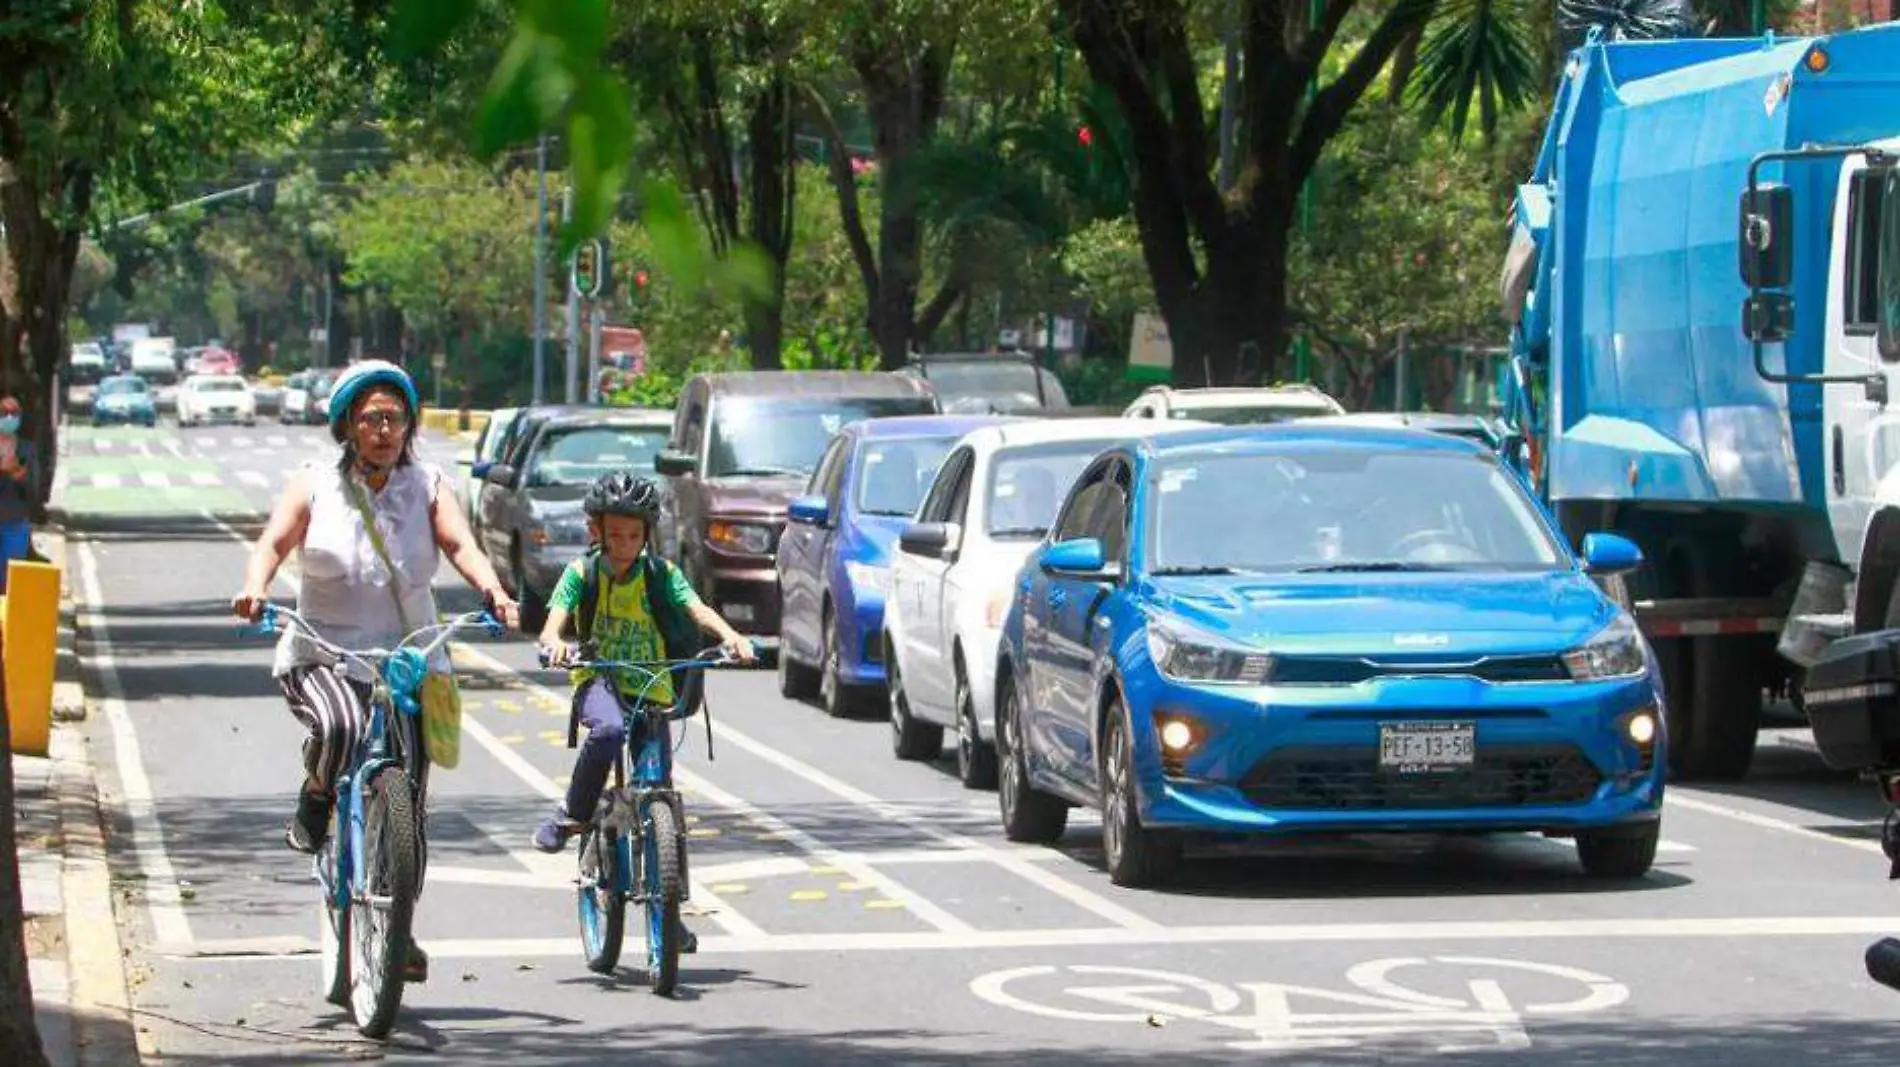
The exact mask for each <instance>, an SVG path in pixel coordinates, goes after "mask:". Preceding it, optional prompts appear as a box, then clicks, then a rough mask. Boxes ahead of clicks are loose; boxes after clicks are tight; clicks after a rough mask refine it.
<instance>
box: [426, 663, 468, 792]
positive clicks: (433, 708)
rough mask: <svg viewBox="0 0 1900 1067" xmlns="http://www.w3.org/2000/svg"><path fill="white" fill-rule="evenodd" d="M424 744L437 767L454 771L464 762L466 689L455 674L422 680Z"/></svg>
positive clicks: (430, 758) (433, 674)
mask: <svg viewBox="0 0 1900 1067" xmlns="http://www.w3.org/2000/svg"><path fill="white" fill-rule="evenodd" d="M422 743H423V748H424V750H425V751H426V752H427V753H428V754H429V762H430V763H431V764H433V765H435V766H437V767H443V768H447V769H449V770H454V769H455V765H456V764H458V763H460V762H462V690H461V688H460V687H459V686H457V685H456V684H455V676H454V675H453V674H436V673H431V674H430V675H429V676H428V677H426V678H424V679H423V680H422Z"/></svg>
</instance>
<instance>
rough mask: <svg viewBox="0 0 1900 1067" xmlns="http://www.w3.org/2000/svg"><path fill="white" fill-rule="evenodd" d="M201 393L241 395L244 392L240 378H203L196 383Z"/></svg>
mask: <svg viewBox="0 0 1900 1067" xmlns="http://www.w3.org/2000/svg"><path fill="white" fill-rule="evenodd" d="M198 391H199V392H201V393H241V392H243V391H244V379H242V378H203V379H200V380H199V382H198Z"/></svg>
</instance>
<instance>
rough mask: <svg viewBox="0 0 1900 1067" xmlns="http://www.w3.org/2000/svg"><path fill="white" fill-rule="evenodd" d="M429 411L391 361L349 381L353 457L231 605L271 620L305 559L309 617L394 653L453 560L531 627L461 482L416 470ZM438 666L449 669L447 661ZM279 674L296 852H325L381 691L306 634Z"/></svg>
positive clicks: (345, 377) (317, 481)
mask: <svg viewBox="0 0 1900 1067" xmlns="http://www.w3.org/2000/svg"><path fill="white" fill-rule="evenodd" d="M420 408H421V402H420V399H419V398H418V396H417V394H416V387H415V383H414V382H412V381H411V380H410V378H409V375H408V374H406V373H405V372H404V371H403V370H402V368H400V367H398V366H396V365H394V364H392V363H387V362H384V361H382V360H365V361H363V362H360V363H355V364H352V365H351V366H350V367H349V368H348V369H346V370H345V371H344V372H343V373H342V374H341V375H340V376H338V378H337V380H336V385H335V387H334V388H333V389H332V391H331V393H330V436H331V437H332V438H333V439H335V441H336V442H337V443H338V444H339V445H341V446H342V455H341V457H340V458H339V460H338V462H337V463H336V464H335V465H334V466H332V467H327V468H326V467H324V466H322V465H320V464H316V463H309V464H306V465H305V466H304V467H303V468H302V469H301V470H299V471H297V472H296V473H294V474H292V475H291V477H290V481H289V483H288V484H287V485H286V486H285V488H284V493H283V496H282V497H281V498H279V500H278V501H277V507H276V509H275V510H274V511H273V512H272V514H271V517H270V522H269V524H268V525H267V526H266V527H265V529H264V533H263V536H261V537H259V538H258V541H257V545H256V547H255V548H254V549H253V550H252V553H251V559H250V564H249V566H248V567H247V569H246V571H245V576H244V591H243V592H241V593H239V594H238V595H237V597H236V598H234V600H233V602H232V607H233V609H234V610H235V611H236V612H237V614H238V615H239V616H240V617H242V618H245V619H247V620H252V621H255V620H256V619H257V618H258V617H259V616H260V615H261V613H262V611H263V608H264V605H265V603H266V602H267V601H268V599H269V596H270V587H271V582H272V580H273V579H274V578H275V577H276V575H277V569H278V567H280V566H282V564H283V562H284V560H285V558H286V557H288V556H289V555H290V553H291V551H292V550H294V549H301V550H302V557H301V560H302V562H301V569H302V579H303V580H302V585H301V587H300V588H299V590H298V594H297V610H298V611H299V612H300V613H301V614H302V615H303V616H304V617H305V618H307V619H309V620H310V621H311V622H313V623H315V624H316V625H317V626H319V627H320V628H321V629H322V630H323V632H324V633H325V634H326V635H328V636H329V637H330V638H332V639H333V640H335V641H336V642H337V643H338V644H340V645H343V646H345V647H349V648H364V647H386V648H393V647H395V645H396V643H397V642H398V641H400V640H401V639H402V638H403V637H404V635H405V634H406V633H407V632H408V631H409V630H410V629H412V628H414V627H418V626H424V625H428V624H430V623H433V622H434V621H435V620H436V618H437V617H438V611H437V608H436V603H435V596H434V594H433V592H432V591H431V589H430V583H431V581H432V580H433V579H434V577H435V573H436V570H437V568H438V566H439V565H440V562H441V559H442V557H443V556H447V557H448V560H449V562H450V563H451V564H452V565H453V566H454V567H455V569H456V570H457V571H459V572H460V573H461V575H462V577H463V578H465V579H467V581H468V583H469V584H470V585H471V586H473V587H475V588H476V589H477V590H479V591H480V592H481V593H482V596H483V597H484V598H485V599H486V600H487V602H488V604H489V606H490V609H491V610H493V611H494V612H495V614H496V615H498V616H500V617H501V619H502V620H503V621H504V622H505V623H507V625H508V626H510V627H511V628H512V627H519V626H520V614H519V607H518V606H517V605H516V603H515V601H514V600H513V599H512V598H510V597H509V596H508V595H507V593H506V592H504V591H503V590H502V587H501V581H500V580H499V579H498V578H497V577H496V576H495V569H494V567H493V566H492V565H491V564H490V563H489V561H488V558H487V557H486V556H484V555H483V554H482V551H481V549H480V547H478V546H477V544H476V542H475V537H474V535H473V534H472V533H471V532H470V531H469V528H468V522H467V520H466V519H465V518H464V517H463V515H462V509H461V507H460V506H459V505H458V504H457V503H456V499H455V492H454V490H453V489H452V488H451V487H450V483H449V481H448V479H447V478H446V477H445V476H444V475H443V473H442V471H441V470H440V469H439V468H437V467H435V466H433V465H431V464H427V463H421V462H418V461H417V459H416V455H415V438H416V429H417V424H418V421H419V420H418V418H417V416H418V412H419V410H420ZM392 572H393V573H392ZM405 620H407V621H406V622H405ZM438 655H439V660H446V654H445V653H443V654H438ZM434 666H435V667H436V668H437V669H439V670H446V669H447V664H446V662H440V661H439V662H438V663H436V664H434ZM272 674H273V675H274V676H275V677H276V678H277V680H278V684H279V685H280V686H281V687H282V688H283V691H284V697H285V699H286V700H287V701H288V702H289V704H290V711H291V714H293V715H295V716H296V717H297V719H298V721H300V722H301V723H303V726H304V729H305V730H307V731H308V732H309V736H308V737H306V738H305V739H304V745H303V769H304V781H303V788H302V789H301V790H300V791H299V796H298V800H297V813H296V815H295V817H294V818H292V819H291V820H290V823H289V825H288V826H287V827H286V828H285V831H284V840H285V842H286V843H287V844H288V845H289V846H290V847H291V848H293V849H296V850H297V851H299V852H305V853H312V854H314V853H316V852H317V851H318V850H319V849H320V848H322V847H323V843H324V838H325V836H326V834H327V832H328V828H329V824H330V813H331V809H332V808H333V806H334V805H335V797H334V795H333V793H332V788H333V786H334V784H335V781H336V778H337V775H338V774H339V773H340V772H341V771H342V770H343V768H344V767H346V766H347V765H348V764H349V762H350V759H351V756H352V754H353V753H354V752H355V751H356V748H357V746H358V745H359V744H361V742H362V739H363V736H364V733H365V732H366V731H367V729H368V727H369V698H370V682H371V679H370V678H368V677H366V676H364V674H363V668H362V667H360V666H357V665H354V664H343V663H339V662H337V661H336V660H334V659H333V658H332V657H330V656H328V655H327V654H325V653H324V652H323V651H321V650H320V649H318V648H316V647H315V646H314V645H312V644H311V642H310V641H309V639H308V638H306V637H304V636H303V635H302V634H301V633H299V632H297V631H296V630H294V629H291V630H286V631H285V633H284V636H283V639H282V640H281V641H280V642H279V643H278V646H277V659H276V663H275V665H274V667H273V668H272ZM414 755H416V756H418V757H422V756H425V755H426V754H424V753H415V754H414ZM416 766H417V768H418V778H419V780H418V781H417V783H416V787H417V792H418V800H420V799H421V793H422V790H423V786H424V781H425V780H426V762H425V761H424V760H423V759H420V758H419V759H418V760H417V762H416ZM427 966H428V961H427V958H426V957H425V956H424V955H423V953H422V951H421V950H420V949H418V948H415V947H414V946H411V950H410V971H411V973H412V975H426V974H427ZM412 980H417V981H419V980H421V978H420V977H412Z"/></svg>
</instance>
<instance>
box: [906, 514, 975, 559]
mask: <svg viewBox="0 0 1900 1067" xmlns="http://www.w3.org/2000/svg"><path fill="white" fill-rule="evenodd" d="M962 542H963V529H962V527H959V526H958V525H957V524H956V523H954V522H913V523H911V524H910V525H909V526H906V527H904V532H903V533H901V534H899V535H898V536H897V547H898V548H899V549H900V550H902V551H903V552H904V553H906V554H907V555H912V556H921V557H923V558H924V559H941V560H954V559H955V558H956V555H957V549H958V548H959V547H961V545H962Z"/></svg>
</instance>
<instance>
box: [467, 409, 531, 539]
mask: <svg viewBox="0 0 1900 1067" xmlns="http://www.w3.org/2000/svg"><path fill="white" fill-rule="evenodd" d="M519 414H521V409H520V408H496V409H495V410H493V411H491V412H489V413H488V421H487V422H486V423H484V424H483V425H482V432H481V433H479V434H476V435H475V443H474V444H473V445H472V446H470V448H469V454H468V455H467V456H465V457H463V458H462V459H459V460H457V461H456V463H457V464H459V465H460V466H464V467H467V468H468V474H467V475H465V476H464V477H463V478H462V484H461V486H460V487H459V490H460V492H459V495H460V496H461V498H462V513H463V514H464V515H467V516H468V528H469V529H471V530H473V531H475V533H476V534H477V536H479V535H480V534H481V503H482V489H483V487H485V486H486V485H487V484H488V483H487V481H485V480H484V479H483V476H484V475H486V474H487V473H488V470H489V468H490V467H492V466H494V465H495V463H496V462H498V461H499V460H500V459H501V456H502V451H503V449H504V448H505V447H506V445H507V443H508V428H509V427H510V426H512V425H514V422H515V416H517V415H519Z"/></svg>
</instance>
